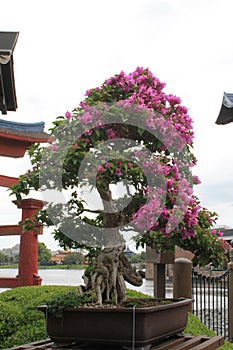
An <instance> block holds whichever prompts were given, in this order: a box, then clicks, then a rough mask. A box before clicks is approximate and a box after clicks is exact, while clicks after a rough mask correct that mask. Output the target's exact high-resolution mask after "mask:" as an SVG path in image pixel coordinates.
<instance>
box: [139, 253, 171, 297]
mask: <svg viewBox="0 0 233 350" xmlns="http://www.w3.org/2000/svg"><path fill="white" fill-rule="evenodd" d="M174 257H175V254H174V253H173V252H161V253H158V252H157V251H156V250H155V249H152V248H150V247H146V262H147V263H152V264H153V279H154V297H155V298H165V297H166V277H165V266H166V264H173V263H174Z"/></svg>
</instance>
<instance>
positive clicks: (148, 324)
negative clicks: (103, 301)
mask: <svg viewBox="0 0 233 350" xmlns="http://www.w3.org/2000/svg"><path fill="white" fill-rule="evenodd" d="M147 300H148V299H147ZM150 300H155V299H150ZM156 300H158V299H156ZM160 300H166V299H160ZM169 300H171V301H172V302H171V303H169V304H165V305H158V306H149V307H142V308H135V307H120V308H112V307H110V308H106V307H104V308H100V307H91V308H90V307H80V308H74V309H67V310H65V311H64V316H63V318H56V317H54V316H53V315H51V314H50V313H49V312H47V307H46V306H39V307H38V309H39V310H40V311H43V312H44V313H45V315H46V320H47V333H48V336H49V337H50V338H51V340H52V341H54V342H55V343H70V342H80V343H84V342H85V343H102V344H115V345H117V344H118V345H123V346H129V347H131V346H132V344H134V346H135V347H142V346H146V345H149V344H152V343H153V342H155V341H156V340H158V339H162V338H164V337H167V336H169V335H173V334H176V333H179V332H182V331H183V330H184V328H185V326H186V323H187V319H188V310H189V307H190V304H191V303H192V299H169Z"/></svg>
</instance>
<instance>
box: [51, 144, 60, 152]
mask: <svg viewBox="0 0 233 350" xmlns="http://www.w3.org/2000/svg"><path fill="white" fill-rule="evenodd" d="M51 149H52V150H53V151H57V150H58V149H59V146H58V145H55V144H54V143H53V144H52V146H51Z"/></svg>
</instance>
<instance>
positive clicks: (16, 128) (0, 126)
mask: <svg viewBox="0 0 233 350" xmlns="http://www.w3.org/2000/svg"><path fill="white" fill-rule="evenodd" d="M44 125H45V124H44V122H39V123H18V122H12V121H8V120H3V119H0V133H4V134H7V135H17V136H23V137H30V138H47V139H48V137H49V135H48V134H47V133H45V132H44Z"/></svg>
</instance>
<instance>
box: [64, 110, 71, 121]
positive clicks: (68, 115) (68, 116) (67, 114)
mask: <svg viewBox="0 0 233 350" xmlns="http://www.w3.org/2000/svg"><path fill="white" fill-rule="evenodd" d="M65 117H66V119H70V118H71V113H70V112H69V111H66V113H65Z"/></svg>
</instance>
